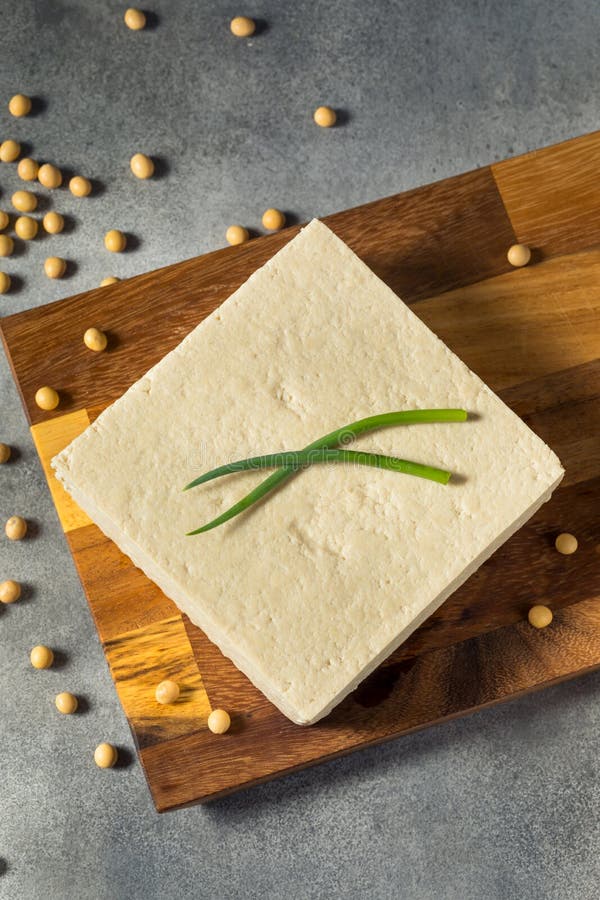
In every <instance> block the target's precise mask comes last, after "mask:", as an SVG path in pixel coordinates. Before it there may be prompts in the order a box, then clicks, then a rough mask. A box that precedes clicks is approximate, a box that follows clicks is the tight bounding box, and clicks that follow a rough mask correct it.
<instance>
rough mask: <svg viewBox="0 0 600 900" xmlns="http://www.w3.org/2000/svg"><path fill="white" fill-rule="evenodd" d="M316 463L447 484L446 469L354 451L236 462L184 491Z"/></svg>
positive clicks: (298, 453) (287, 454)
mask: <svg viewBox="0 0 600 900" xmlns="http://www.w3.org/2000/svg"><path fill="white" fill-rule="evenodd" d="M318 463H347V464H349V465H357V466H372V467H373V468H374V469H388V470H389V471H391V472H403V473H404V474H405V475H416V476H417V478H427V479H429V481H437V482H439V483H440V484H448V482H449V481H450V472H447V471H446V470H445V469H436V468H435V466H424V465H422V464H421V463H415V462H410V461H409V460H407V459H399V458H398V457H397V456H385V455H384V454H381V453H366V452H364V451H356V450H338V449H334V450H288V451H283V452H280V453H266V454H264V455H263V456H251V457H249V458H248V459H240V460H236V462H232V463H228V464H227V465H224V466H219V467H218V468H216V469H211V471H210V472H206V473H205V474H204V475H201V476H200V477H199V478H196V479H195V480H194V481H192V482H190V484H188V485H187V486H186V487H185V488H184V490H188V489H189V488H193V487H197V486H198V485H199V484H206V482H207V481H213V480H214V479H215V478H220V477H221V476H223V475H230V474H232V473H233V472H246V471H249V470H253V469H278V468H280V467H285V468H286V469H289V468H290V467H293V468H304V467H306V466H312V465H315V464H318Z"/></svg>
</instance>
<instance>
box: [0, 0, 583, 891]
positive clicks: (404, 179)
mask: <svg viewBox="0 0 600 900" xmlns="http://www.w3.org/2000/svg"><path fill="white" fill-rule="evenodd" d="M0 7H1V8H0V22H1V26H0V28H1V30H0V103H1V110H2V111H1V112H0V135H1V136H2V137H8V136H14V137H16V138H17V139H20V140H22V141H24V142H28V143H29V144H30V145H31V154H32V155H33V156H35V157H37V158H40V159H49V160H54V161H56V162H57V163H59V164H61V165H62V166H63V167H64V168H67V169H72V170H77V171H80V172H82V173H84V174H88V175H89V176H91V177H93V178H94V179H96V180H97V182H98V184H99V186H101V188H100V187H99V190H98V192H97V193H96V195H95V196H93V197H91V198H89V199H88V200H80V201H77V200H75V199H74V198H72V197H70V195H69V194H68V192H65V191H61V192H60V193H59V195H58V197H59V198H60V202H58V200H57V202H56V205H57V207H58V208H60V209H62V210H63V211H65V212H66V213H68V214H69V215H70V216H71V217H72V226H73V227H72V231H71V232H70V233H68V234H64V235H62V236H59V237H56V238H52V239H50V238H46V239H43V240H39V241H36V242H35V243H33V244H32V245H30V246H28V247H27V248H26V252H24V253H23V254H22V255H18V256H16V257H14V258H13V259H11V260H10V265H9V266H6V267H5V268H7V270H8V271H10V272H12V273H13V275H15V276H18V285H20V289H19V290H18V291H16V292H14V293H11V294H8V295H6V296H4V297H1V298H0V307H1V310H2V312H3V313H10V312H14V311H16V310H20V309H25V308H27V307H30V306H33V305H35V304H38V303H46V302H48V301H51V300H54V299H57V298H58V297H61V296H65V295H67V294H70V293H74V292H77V291H81V290H85V289H87V288H89V287H92V286H95V285H96V284H97V283H98V282H99V280H100V278H101V277H103V276H104V275H107V274H111V273H113V274H116V275H121V276H127V275H132V274H134V273H136V272H142V271H145V270H148V269H152V268H155V267H157V266H161V265H164V264H166V263H170V262H174V261H176V260H179V259H183V258H185V257H189V256H193V255H196V254H197V253H200V252H203V251H206V250H210V249H213V248H215V247H218V246H220V245H222V243H223V234H224V231H225V228H226V226H227V225H228V224H230V223H231V222H233V221H238V222H241V223H243V224H245V225H247V226H248V227H258V226H259V225H260V216H261V213H262V211H263V210H264V209H265V208H266V207H267V206H271V205H273V206H277V207H280V208H282V209H285V210H288V211H289V212H290V213H293V214H294V215H295V216H297V217H298V218H299V219H306V218H308V217H310V216H314V215H320V214H324V213H329V212H332V211H334V210H338V209H343V208H344V207H347V206H351V205H354V204H357V203H362V202H364V201H367V200H371V199H373V198H376V197H379V196H383V195H386V194H390V193H393V192H395V191H399V190H402V189H405V188H410V187H413V186H415V185H418V184H422V183H424V182H427V181H431V180H435V179H438V178H442V177H444V176H446V175H451V174H454V173H457V172H460V171H463V170H465V169H469V168H472V167H475V166H478V165H482V164H485V163H488V162H490V161H492V160H497V159H502V158H503V157H505V156H508V155H511V154H513V153H520V152H522V151H524V150H528V149H530V148H533V147H536V146H541V145H544V144H548V143H552V142H554V141H558V140H561V139H563V138H567V137H570V136H573V135H575V134H580V133H582V132H585V131H589V130H592V129H594V128H597V127H598V110H599V101H598V97H599V93H598V76H599V75H600V54H599V53H598V43H599V27H600V7H599V6H598V3H597V0H571V2H567V3H565V2H560V3H559V2H541V0H513V2H508V0H505V2H498V0H489V2H483V0H482V2H475V0H471V2H469V0H457V2H445V0H421V2H418V0H413V2H392V0H371V2H369V3H365V2H363V0H338V2H327V0H322V2H316V0H313V2H310V0H294V2H292V0H290V2H277V0H264V2H262V3H257V2H255V0H249V2H247V3H245V4H237V3H233V2H231V3H230V2H208V0H181V2H169V0H157V2H156V3H154V5H153V11H154V13H155V23H154V24H155V27H154V28H153V29H152V30H149V31H146V32H142V33H132V32H129V31H127V30H126V29H125V28H124V26H123V25H122V24H121V16H122V12H123V6H122V5H121V4H119V3H115V2H112V0H111V2H105V0H95V2H92V0H85V2H84V0H79V2H78V0H71V2H68V0H63V2H51V0H38V2H32V0H20V2H12V3H11V2H9V0H2V3H1V4H0ZM240 12H242V13H247V14H249V15H254V16H256V17H258V18H260V19H261V20H263V21H264V23H265V26H264V27H263V29H262V33H260V34H259V35H258V36H256V37H255V38H254V39H252V40H250V41H240V40H236V39H234V38H233V37H232V36H231V35H230V34H229V32H228V28H227V23H228V20H229V18H230V17H231V16H232V15H235V14H239V13H240ZM16 91H24V92H26V93H30V94H31V95H34V96H36V97H39V98H40V103H39V104H38V106H39V112H38V114H37V115H36V116H35V117H30V118H27V119H24V120H22V121H16V120H11V119H10V117H9V116H8V113H7V112H6V106H5V103H6V101H7V100H8V98H9V97H10V96H11V95H12V94H13V93H15V92H16ZM322 102H325V103H329V104H331V105H333V106H335V107H338V108H340V109H343V110H344V111H345V113H346V118H347V122H346V124H344V126H343V127H340V128H336V129H335V130H332V131H324V130H321V129H318V128H316V127H315V126H313V124H312V122H311V118H310V116H311V111H312V110H313V108H314V107H315V106H316V105H318V104H319V103H322ZM138 150H142V151H145V152H147V153H150V154H153V155H155V156H159V157H162V158H163V159H164V165H163V169H164V177H162V178H160V179H158V180H155V181H152V182H149V183H142V182H137V181H135V180H134V179H133V178H132V177H131V176H130V175H129V173H128V159H129V157H130V155H131V154H132V153H133V152H135V151H138ZM15 168H16V167H15V166H9V165H0V207H2V206H7V205H8V198H9V197H10V194H11V193H12V191H13V190H14V189H15V188H16V186H17V178H16V172H15ZM110 227H118V228H122V229H123V230H125V231H129V232H131V233H132V234H134V235H135V236H136V237H137V238H138V246H137V248H136V249H135V250H134V251H132V252H128V253H126V254H123V255H121V256H117V257H115V256H109V254H108V253H106V252H105V251H104V249H103V246H102V240H101V236H102V234H103V232H104V231H105V230H106V229H107V228H110ZM50 247H52V252H53V253H56V254H58V255H64V256H66V257H67V258H68V259H69V260H72V262H73V266H72V267H71V269H72V274H71V276H70V277H69V278H68V279H67V280H65V281H61V282H50V281H48V280H47V279H46V278H45V277H44V275H43V272H42V269H41V265H42V261H43V259H44V258H45V256H46V255H48V254H49V252H50V249H49V248H50ZM3 262H4V261H3ZM0 389H1V401H2V402H1V419H0V439H1V440H4V441H8V442H9V443H11V444H12V445H14V446H15V447H17V448H18V451H19V458H18V459H17V460H16V461H15V463H14V464H11V465H9V466H5V467H3V469H2V471H0V518H1V519H4V518H5V517H7V516H8V515H10V514H13V513H21V514H23V515H26V516H28V517H31V518H32V519H34V520H35V521H36V522H37V527H38V534H37V535H36V536H35V538H34V539H32V540H30V541H26V542H23V543H22V544H16V545H15V544H9V542H7V541H6V540H0V577H1V578H5V577H11V576H12V577H15V578H17V579H22V580H23V581H24V582H26V583H27V585H28V588H27V592H26V597H25V598H24V600H23V601H22V602H20V603H19V604H16V605H15V606H13V607H10V608H5V609H4V610H0V695H1V713H0V748H1V749H0V752H1V766H2V767H1V771H0V858H1V859H2V863H1V864H0V873H1V874H0V897H1V898H3V900H4V898H7V900H15V898H16V900H33V898H39V897H47V898H50V900H54V898H69V900H71V898H77V900H121V898H122V900H137V898H144V900H153V898H156V900H169V898H176V900H183V898H254V897H257V898H258V897H261V898H262V897H268V898H270V897H274V898H279V897H285V898H331V897H336V898H337V897H348V898H355V897H356V898H359V897H360V898H363V897H365V898H371V897H372V898H410V900H433V898H435V900H437V898H442V900H446V898H448V900H454V898H456V900H471V898H472V900H488V898H490V900H495V898H499V900H500V898H501V900H513V898H515V900H521V898H527V900H537V898H540V900H548V898H556V900H571V898H573V900H586V898H596V897H597V896H598V895H599V892H600V882H599V878H600V815H599V812H600V809H599V804H600V789H599V787H598V783H599V775H598V769H599V766H598V742H599V738H600V708H599V707H600V675H596V676H588V677H586V678H582V679H579V680H578V681H576V682H573V683H570V684H566V685H563V686H561V687H557V688H553V689H551V690H548V691H545V692H544V693H542V694H537V695H534V696H531V697H528V698H525V699H523V700H521V701H519V702H514V703H510V704H508V705H505V706H503V707H501V708H497V709H495V710H493V711H488V712H485V713H482V714H479V715H475V716H472V717H471V718H469V719H466V720H463V721H458V722H453V723H451V724H448V725H444V726H441V727H437V728H434V729H431V730H429V731H426V732H423V733H421V734H418V735H414V736H411V737H408V738H405V739H402V740H399V741H397V742H395V743H392V744H389V745H387V746H383V747H380V748H377V749H373V750H369V751H366V752H363V753H359V754H356V755H354V756H353V757H351V758H347V759H344V760H341V761H338V762H334V763H330V764H327V765H324V766H322V767H319V768H316V769H312V770H309V771H306V772H303V773H301V774H297V775H294V776H292V777H289V778H287V779H284V780H281V781H278V782H274V783H271V784H268V785H264V786H262V787H258V788H255V789H253V790H251V791H248V792H246V793H242V794H239V795H238V796H235V797H232V798H229V799H226V800H223V801H220V802H217V803H214V804H213V805H211V806H209V807H206V808H195V809H190V810H186V811H182V812H176V813H170V814H167V815H163V816H158V815H157V814H156V813H155V812H154V810H153V807H152V804H151V801H150V797H149V794H148V790H147V788H146V784H145V782H144V777H143V775H142V771H141V769H140V766H139V765H138V764H137V762H132V764H131V765H129V766H128V767H126V768H123V769H119V770H116V771H109V772H102V771H100V770H98V769H96V768H95V766H94V765H93V763H92V761H91V752H92V749H93V747H94V746H95V744H96V743H97V742H98V741H99V740H102V739H108V740H112V741H114V742H116V743H117V744H119V745H120V746H121V747H123V748H130V749H131V747H132V743H131V738H130V735H129V732H128V728H127V724H126V722H125V719H124V716H123V714H122V712H121V709H120V707H119V704H118V702H117V698H116V694H115V691H114V688H113V686H112V683H111V681H110V678H109V675H108V671H107V667H106V664H105V662H104V659H103V656H102V653H101V650H100V646H99V643H98V640H97V637H96V633H95V630H94V627H93V624H92V620H91V617H90V614H89V612H88V609H87V606H86V603H85V600H84V597H83V593H82V590H81V587H80V585H79V581H78V579H77V575H76V574H75V570H74V567H73V564H72V562H71V558H70V555H69V553H68V551H67V547H66V544H65V541H64V538H63V536H62V534H61V531H60V528H59V525H58V522H57V519H56V515H55V513H54V510H53V507H52V504H51V502H50V498H49V495H48V491H47V489H46V485H45V482H44V479H43V476H42V473H41V470H40V467H39V465H38V462H37V459H36V455H35V453H34V450H33V447H32V445H31V441H30V439H29V435H28V429H27V426H26V424H25V418H24V416H23V413H22V411H21V407H20V404H19V401H18V399H17V393H16V390H15V388H14V385H13V383H12V380H11V376H10V374H9V371H8V366H7V365H6V363H5V361H4V359H2V360H0ZM39 641H44V642H48V643H49V644H51V645H53V646H55V647H57V648H59V649H60V650H61V651H62V652H63V654H64V662H63V664H62V666H61V667H60V668H57V669H53V670H51V671H49V672H45V673H34V672H33V671H32V670H31V669H30V667H29V664H28V651H29V648H30V647H31V646H32V645H33V644H34V643H37V642H39ZM65 688H67V689H68V688H71V689H73V690H75V691H77V692H78V693H80V694H82V695H84V696H85V698H86V699H87V704H88V706H89V709H88V711H87V712H86V713H85V714H84V715H80V716H77V717H73V718H61V717H59V716H58V715H57V713H56V712H55V710H54V707H53V704H52V697H53V695H54V693H55V692H57V691H58V690H60V689H65Z"/></svg>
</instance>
